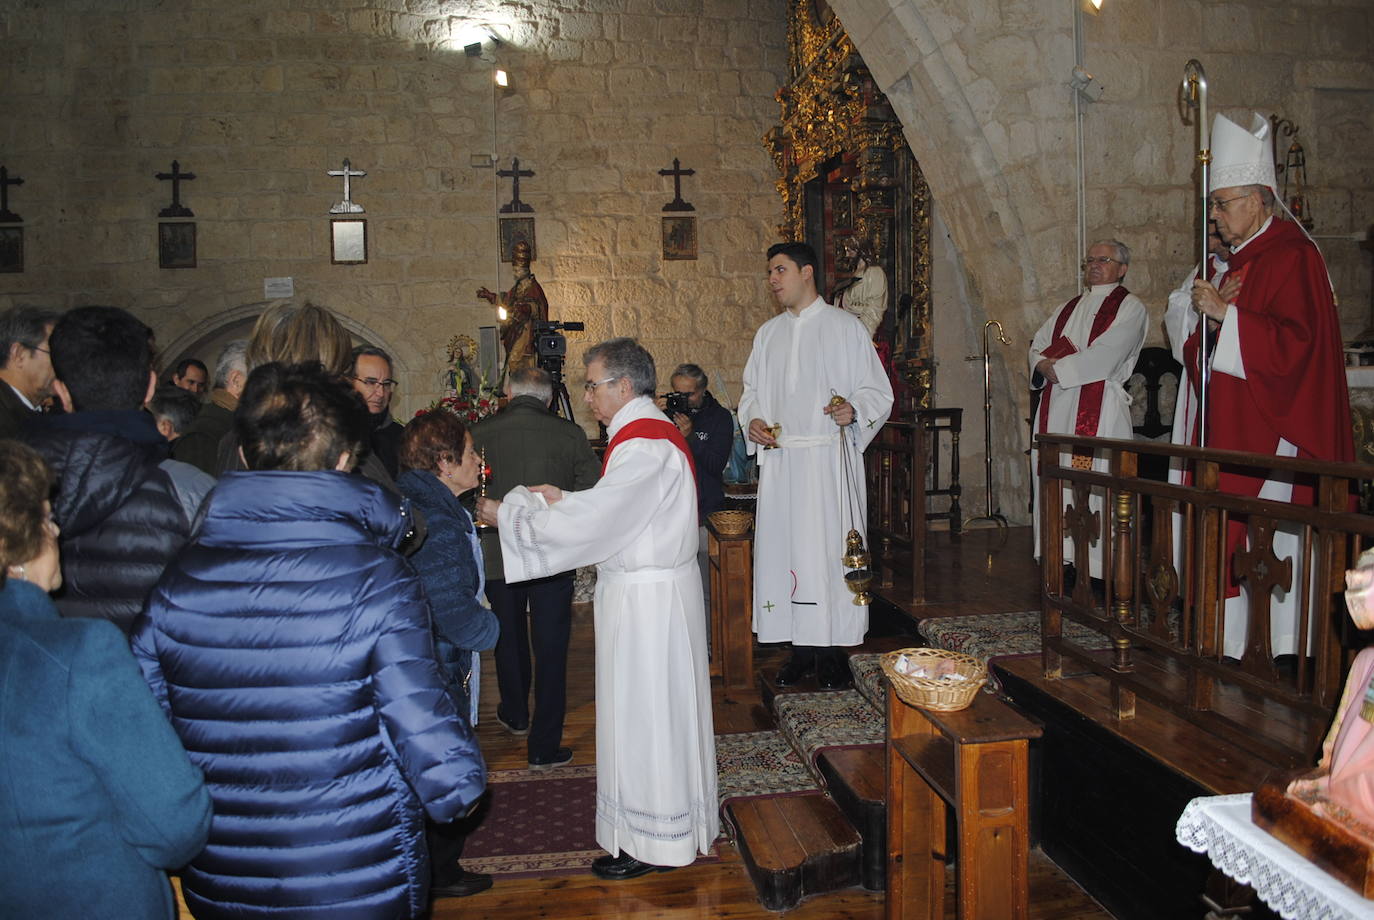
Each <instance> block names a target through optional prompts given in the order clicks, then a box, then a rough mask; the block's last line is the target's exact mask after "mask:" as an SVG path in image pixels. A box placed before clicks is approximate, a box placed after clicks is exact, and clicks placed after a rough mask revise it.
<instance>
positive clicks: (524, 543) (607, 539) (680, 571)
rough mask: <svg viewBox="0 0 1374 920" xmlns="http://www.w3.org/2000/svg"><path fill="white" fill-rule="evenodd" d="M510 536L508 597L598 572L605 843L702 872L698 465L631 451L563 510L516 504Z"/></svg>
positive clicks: (709, 833) (507, 520) (703, 662)
mask: <svg viewBox="0 0 1374 920" xmlns="http://www.w3.org/2000/svg"><path fill="white" fill-rule="evenodd" d="M642 418H656V419H662V420H663V421H665V422H666V421H667V417H666V416H664V415H663V413H661V412H659V411H658V409H656V408H655V407H654V404H653V402H652V401H651V400H650V399H649V398H648V397H644V396H641V397H637V398H635V399H633V400H631V401H630V402H629V403H627V404H626V405H625V406H623V407H622V408H621V409H620V411H619V412H617V413H616V414H615V417H614V418H612V419H611V424H610V426H609V427H608V429H607V430H608V433H609V435H610V436H611V437H612V438H614V437H615V435H616V433H617V432H618V431H620V429H621V428H623V427H624V426H625V425H626V424H627V423H629V422H632V421H635V420H636V419H642ZM668 424H672V423H671V422H669V423H668ZM498 532H499V533H500V536H501V552H502V555H503V558H504V561H505V572H506V581H507V582H508V583H510V582H519V581H525V580H527V579H531V578H541V577H543V576H546V575H553V574H556V573H558V572H565V571H568V570H569V569H575V568H577V567H578V566H582V565H591V564H593V563H595V564H596V571H597V580H596V600H595V624H596V842H597V843H598V844H600V845H601V846H602V847H603V848H604V849H605V850H606V851H607V852H609V853H611V854H612V855H616V854H618V853H621V852H626V853H629V854H630V855H631V856H633V857H634V858H636V859H638V860H640V861H642V862H647V863H652V864H654V865H658V866H685V865H688V864H690V863H691V862H692V861H693V860H695V859H696V854H697V853H698V852H700V853H706V852H708V851H709V849H710V847H711V844H712V842H713V841H714V840H715V839H716V837H717V836H718V834H719V830H720V820H719V816H718V812H717V807H718V803H717V801H716V754H715V733H714V732H715V729H714V723H713V720H712V716H711V678H710V669H709V665H708V662H707V657H706V616H705V607H704V603H703V601H702V595H701V575H700V573H699V571H698V569H697V561H696V553H697V496H696V483H695V481H694V480H693V478H692V471H691V468H690V467H689V466H688V463H687V457H686V455H685V454H683V452H682V451H681V450H679V449H678V448H677V447H675V446H674V445H673V443H672V442H671V441H667V440H661V439H652V438H632V439H630V440H627V441H623V442H621V443H620V444H619V445H617V446H616V448H615V450H614V451H613V452H612V453H611V458H610V463H609V464H608V465H607V467H606V471H605V473H604V474H603V475H602V477H601V479H600V480H598V481H597V483H596V485H595V486H593V487H592V488H590V489H586V490H584V491H581V492H566V493H564V496H563V499H562V501H559V502H556V503H554V504H553V505H552V506H550V505H547V504H546V503H545V502H544V500H543V498H542V497H541V496H539V495H537V494H535V493H531V492H529V491H528V490H526V489H524V488H523V487H518V488H516V489H514V490H512V491H511V492H510V493H509V494H508V495H507V496H506V497H505V500H504V501H503V502H502V504H501V511H500V526H499V531H498Z"/></svg>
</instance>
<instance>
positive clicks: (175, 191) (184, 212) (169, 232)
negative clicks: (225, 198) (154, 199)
mask: <svg viewBox="0 0 1374 920" xmlns="http://www.w3.org/2000/svg"><path fill="white" fill-rule="evenodd" d="M153 178H155V179H157V180H158V181H159V182H170V183H172V203H171V204H169V205H167V207H165V208H163V209H162V210H161V211H158V212H157V216H158V217H195V216H196V215H195V213H194V212H193V211H192V210H191V209H190V208H188V207H186V206H185V205H184V204H182V203H181V183H182V182H191V181H193V180H194V179H195V178H196V174H195V173H193V172H182V171H181V163H180V162H179V161H177V160H173V161H172V171H171V172H169V173H166V172H160V173H153ZM157 267H158V268H195V267H196V225H195V222H193V221H189V220H165V221H159V222H158V225H157Z"/></svg>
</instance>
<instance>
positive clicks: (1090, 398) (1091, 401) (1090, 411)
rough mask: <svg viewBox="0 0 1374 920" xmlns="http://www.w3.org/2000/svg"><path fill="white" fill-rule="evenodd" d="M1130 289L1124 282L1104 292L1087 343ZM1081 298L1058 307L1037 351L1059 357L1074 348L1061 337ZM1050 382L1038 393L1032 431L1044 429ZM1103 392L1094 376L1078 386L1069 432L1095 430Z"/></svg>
mask: <svg viewBox="0 0 1374 920" xmlns="http://www.w3.org/2000/svg"><path fill="white" fill-rule="evenodd" d="M1129 293H1130V291H1128V290H1126V286H1125V285H1124V284H1118V285H1117V286H1116V290H1114V291H1112V292H1111V293H1110V294H1108V295H1107V299H1106V300H1104V301H1102V307H1101V308H1100V309H1099V310H1098V311H1097V315H1096V316H1094V317H1093V325H1092V330H1091V331H1090V332H1089V333H1088V345H1091V344H1092V343H1093V341H1094V340H1096V339H1097V337H1098V336H1100V335H1101V334H1102V333H1104V332H1106V331H1107V330H1108V329H1110V328H1111V326H1112V323H1113V322H1114V321H1115V320H1116V313H1117V311H1118V310H1119V309H1121V302H1122V301H1123V300H1125V299H1126V295H1127V294H1129ZM1082 299H1083V295H1082V294H1079V295H1078V296H1077V297H1075V298H1074V299H1073V300H1070V301H1069V302H1068V303H1066V304H1065V305H1064V307H1063V309H1061V310H1060V311H1059V316H1057V317H1056V318H1055V320H1054V335H1053V336H1051V337H1050V344H1049V346H1048V347H1046V348H1045V350H1044V351H1043V352H1041V354H1043V355H1044V356H1045V357H1047V358H1061V357H1063V356H1064V355H1071V354H1074V353H1075V352H1077V351H1078V349H1076V348H1074V345H1073V342H1071V341H1069V340H1068V339H1067V338H1065V337H1064V327H1065V326H1066V325H1067V324H1068V322H1069V317H1070V316H1073V311H1074V308H1075V307H1077V306H1078V302H1079V301H1080V300H1082ZM1053 389H1054V388H1053V387H1052V386H1047V387H1045V390H1044V392H1043V393H1041V394H1040V423H1039V425H1037V426H1036V429H1035V430H1036V431H1038V432H1044V430H1045V425H1046V424H1048V423H1049V418H1050V393H1051V392H1052V391H1053ZM1104 392H1106V381H1104V380H1095V381H1093V382H1092V383H1086V384H1084V385H1083V386H1081V387H1079V390H1078V415H1077V417H1076V418H1075V419H1074V426H1073V433H1074V434H1077V435H1085V436H1087V437H1092V436H1094V435H1096V434H1097V424H1098V422H1099V421H1100V420H1101V418H1102V394H1103V393H1104Z"/></svg>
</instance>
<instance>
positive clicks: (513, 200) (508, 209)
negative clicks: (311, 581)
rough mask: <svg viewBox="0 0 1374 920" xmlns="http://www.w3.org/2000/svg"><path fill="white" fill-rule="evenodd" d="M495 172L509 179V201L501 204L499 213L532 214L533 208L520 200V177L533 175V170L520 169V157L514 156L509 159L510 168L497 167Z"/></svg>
mask: <svg viewBox="0 0 1374 920" xmlns="http://www.w3.org/2000/svg"><path fill="white" fill-rule="evenodd" d="M496 174H497V175H498V176H500V177H501V178H502V179H510V180H511V191H510V201H508V202H506V203H505V204H503V205H501V211H500V213H502V214H533V213H534V208H532V207H530V206H529V205H527V204H525V202H523V201H521V200H520V177H521V176H524V177H525V178H527V179H528V178H531V177H533V176H534V170H532V169H521V168H520V158H519V157H516V158H515V159H513V160H511V168H510V169H498V170H497V171H496Z"/></svg>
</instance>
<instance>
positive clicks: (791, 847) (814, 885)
mask: <svg viewBox="0 0 1374 920" xmlns="http://www.w3.org/2000/svg"><path fill="white" fill-rule="evenodd" d="M725 808H726V811H727V813H728V814H729V817H730V819H731V821H732V822H733V823H734V825H735V827H736V828H737V829H738V836H737V838H736V843H737V844H738V846H739V851H740V857H741V859H743V861H744V865H745V868H746V870H747V871H748V873H749V878H750V879H751V880H752V881H753V883H754V888H755V890H757V891H758V895H759V902H760V903H761V904H762V905H763V906H764V907H765V908H767V909H768V910H790V909H791V908H793V907H796V906H797V904H799V903H800V902H801V900H802V898H805V897H810V896H811V895H815V894H821V893H823V892H827V891H837V890H839V889H841V888H852V887H853V886H855V885H858V884H859V882H860V878H861V875H862V872H861V870H860V865H859V862H860V855H861V850H862V841H861V840H860V838H859V834H858V832H857V831H855V830H854V828H853V826H852V825H850V823H849V822H848V821H846V820H845V817H844V815H843V814H842V813H841V812H840V809H839V808H838V807H837V806H836V805H835V803H834V801H832V800H831V798H830V797H829V796H827V795H825V794H824V793H820V792H814V793H804V794H802V795H784V796H774V797H771V798H769V797H756V798H741V799H735V800H733V801H731V802H730V803H729V804H727V805H726V806H725Z"/></svg>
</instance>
